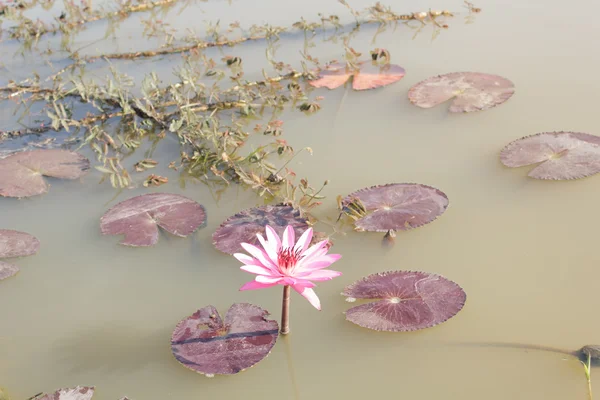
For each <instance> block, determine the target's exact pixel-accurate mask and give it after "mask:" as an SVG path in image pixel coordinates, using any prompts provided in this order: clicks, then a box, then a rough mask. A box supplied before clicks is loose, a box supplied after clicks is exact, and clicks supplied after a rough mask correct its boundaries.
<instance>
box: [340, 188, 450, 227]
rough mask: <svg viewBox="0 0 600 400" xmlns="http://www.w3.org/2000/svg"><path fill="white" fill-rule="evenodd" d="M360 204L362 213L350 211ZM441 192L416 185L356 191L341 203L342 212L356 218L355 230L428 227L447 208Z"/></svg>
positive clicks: (446, 198)
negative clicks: (426, 225) (357, 201)
mask: <svg viewBox="0 0 600 400" xmlns="http://www.w3.org/2000/svg"><path fill="white" fill-rule="evenodd" d="M356 199H358V200H359V201H360V203H362V204H361V208H362V206H364V210H362V209H361V210H358V211H357V212H354V213H352V212H350V211H352V209H353V207H352V203H353V202H356ZM448 203H449V201H448V196H446V195H445V194H444V193H443V192H442V191H440V190H438V189H436V188H433V187H431V186H427V185H421V184H418V183H391V184H387V185H379V186H372V187H370V188H365V189H361V190H358V191H356V192H354V193H351V194H350V195H348V196H346V197H345V198H344V199H343V200H342V210H344V211H345V212H346V213H347V214H348V215H350V216H351V217H353V218H354V219H355V221H354V225H355V226H356V228H357V229H358V230H362V231H371V232H388V231H390V230H391V231H396V230H408V229H411V228H417V227H419V226H422V225H425V224H428V223H430V222H432V221H433V220H435V219H436V218H437V217H438V216H440V215H442V214H443V213H444V211H446V208H448Z"/></svg>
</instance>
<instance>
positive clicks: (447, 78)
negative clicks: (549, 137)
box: [408, 72, 515, 113]
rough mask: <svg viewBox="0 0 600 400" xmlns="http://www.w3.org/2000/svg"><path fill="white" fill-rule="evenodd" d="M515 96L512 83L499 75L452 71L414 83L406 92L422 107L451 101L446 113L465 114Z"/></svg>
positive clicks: (413, 101) (493, 105) (485, 108)
mask: <svg viewBox="0 0 600 400" xmlns="http://www.w3.org/2000/svg"><path fill="white" fill-rule="evenodd" d="M514 93H515V87H514V84H513V83H512V82H511V81H509V80H508V79H506V78H503V77H501V76H498V75H490V74H482V73H479V72H453V73H450V74H445V75H438V76H433V77H431V78H428V79H425V80H424V81H421V82H419V83H417V84H416V85H414V86H413V87H412V88H410V90H409V91H408V99H409V100H410V102H411V103H413V104H414V105H416V106H418V107H421V108H431V107H434V106H437V105H438V104H442V103H444V102H446V101H448V100H450V99H454V100H453V101H452V104H451V105H450V108H449V111H450V112H454V113H459V112H465V113H466V112H472V111H481V110H487V109H488V108H492V107H495V106H497V105H499V104H502V103H504V102H505V101H506V100H508V99H510V98H511V96H512V95H513V94H514Z"/></svg>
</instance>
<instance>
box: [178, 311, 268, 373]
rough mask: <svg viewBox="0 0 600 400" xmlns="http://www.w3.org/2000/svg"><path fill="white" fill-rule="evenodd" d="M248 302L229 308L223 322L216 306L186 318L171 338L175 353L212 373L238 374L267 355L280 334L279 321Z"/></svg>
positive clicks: (190, 365)
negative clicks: (270, 318)
mask: <svg viewBox="0 0 600 400" xmlns="http://www.w3.org/2000/svg"><path fill="white" fill-rule="evenodd" d="M268 315H269V313H268V311H266V310H263V309H262V308H260V307H257V306H255V305H252V304H248V303H236V304H234V305H232V306H231V308H229V311H227V315H226V316H225V320H224V321H223V320H222V319H221V317H220V315H219V312H218V311H217V310H216V308H215V307H213V306H206V307H204V308H202V309H200V310H198V311H196V312H195V313H194V314H192V315H191V316H190V317H188V318H186V319H184V320H183V321H181V322H180V323H179V324H177V327H176V328H175V331H174V332H173V335H172V337H171V349H172V351H173V355H174V356H175V358H176V359H177V361H179V362H180V363H181V364H183V365H184V366H185V367H186V368H189V369H191V370H193V371H196V372H199V373H201V374H205V375H207V376H212V375H215V374H224V375H226V374H237V373H238V372H240V371H243V370H245V369H247V368H250V367H251V366H253V365H254V364H256V363H258V362H259V361H261V360H262V359H263V358H265V357H266V356H267V355H268V354H269V353H270V352H271V349H272V348H273V346H274V345H275V342H276V341H277V337H278V336H279V326H278V324H277V321H275V320H269V319H266V317H267V316H268Z"/></svg>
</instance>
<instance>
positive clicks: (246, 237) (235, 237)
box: [213, 205, 309, 254]
mask: <svg viewBox="0 0 600 400" xmlns="http://www.w3.org/2000/svg"><path fill="white" fill-rule="evenodd" d="M267 225H270V226H271V227H272V228H273V229H275V232H277V234H278V235H279V236H281V235H282V234H283V231H284V230H285V228H286V226H288V225H291V226H292V227H293V228H294V231H295V233H296V237H300V235H302V233H303V232H304V231H305V230H307V229H308V228H309V226H308V221H307V220H306V219H305V218H303V217H302V216H300V211H298V210H296V209H294V208H293V207H291V206H284V205H275V206H262V207H255V208H250V209H248V210H244V211H240V212H239V213H237V214H235V215H233V216H231V217H229V218H227V219H226V220H225V221H224V222H223V223H222V224H221V226H220V227H219V228H218V229H217V230H216V231H215V233H213V244H214V245H215V247H216V248H217V249H218V250H220V251H222V252H223V253H227V254H233V253H239V252H243V251H244V249H243V248H242V246H241V245H240V243H250V244H254V245H255V244H257V243H258V239H257V238H256V234H257V233H261V234H262V233H264V232H265V226H267Z"/></svg>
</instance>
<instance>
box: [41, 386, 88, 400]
mask: <svg viewBox="0 0 600 400" xmlns="http://www.w3.org/2000/svg"><path fill="white" fill-rule="evenodd" d="M94 390H95V388H94V387H93V386H77V387H74V388H67V389H59V390H57V391H56V392H54V393H52V394H45V395H43V396H42V397H36V398H35V400H91V398H92V396H93V395H94Z"/></svg>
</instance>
